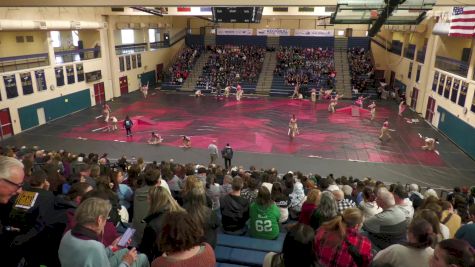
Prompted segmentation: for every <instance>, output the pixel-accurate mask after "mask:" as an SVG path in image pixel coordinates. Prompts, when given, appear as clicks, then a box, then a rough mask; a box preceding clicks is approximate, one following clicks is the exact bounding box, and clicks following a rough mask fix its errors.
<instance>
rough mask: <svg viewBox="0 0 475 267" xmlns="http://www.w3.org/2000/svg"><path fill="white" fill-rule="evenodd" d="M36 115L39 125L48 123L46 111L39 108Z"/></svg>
mask: <svg viewBox="0 0 475 267" xmlns="http://www.w3.org/2000/svg"><path fill="white" fill-rule="evenodd" d="M36 115H37V116H38V125H43V124H45V123H46V116H45V109H44V108H37V109H36Z"/></svg>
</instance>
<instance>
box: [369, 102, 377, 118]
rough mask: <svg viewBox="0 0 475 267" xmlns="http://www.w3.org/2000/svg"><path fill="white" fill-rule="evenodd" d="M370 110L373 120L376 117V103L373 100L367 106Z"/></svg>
mask: <svg viewBox="0 0 475 267" xmlns="http://www.w3.org/2000/svg"><path fill="white" fill-rule="evenodd" d="M368 108H369V110H370V112H371V120H374V118H375V117H376V103H375V102H374V101H373V102H372V103H371V105H369V106H368Z"/></svg>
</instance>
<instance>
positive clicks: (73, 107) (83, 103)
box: [18, 88, 91, 131]
mask: <svg viewBox="0 0 475 267" xmlns="http://www.w3.org/2000/svg"><path fill="white" fill-rule="evenodd" d="M90 106H91V93H90V90H89V88H88V89H85V90H82V91H79V92H76V93H72V94H69V95H63V96H61V97H57V98H53V99H50V100H46V101H43V102H40V103H36V104H33V105H29V106H25V107H22V108H19V109H18V115H19V118H20V125H21V130H22V131H24V130H26V129H29V128H32V127H35V126H38V124H39V122H38V115H37V113H36V110H37V109H39V108H43V109H44V111H45V117H46V122H48V121H51V120H54V119H57V118H60V117H63V116H66V115H68V114H71V113H73V112H76V111H79V110H82V109H86V108H88V107H90Z"/></svg>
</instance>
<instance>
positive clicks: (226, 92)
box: [224, 84, 231, 98]
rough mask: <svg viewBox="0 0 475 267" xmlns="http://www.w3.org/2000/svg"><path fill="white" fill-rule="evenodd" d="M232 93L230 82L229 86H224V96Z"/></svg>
mask: <svg viewBox="0 0 475 267" xmlns="http://www.w3.org/2000/svg"><path fill="white" fill-rule="evenodd" d="M230 93H231V85H229V84H228V86H226V87H225V88H224V97H226V98H228V97H229V94H230Z"/></svg>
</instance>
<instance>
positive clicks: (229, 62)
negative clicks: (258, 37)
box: [196, 45, 266, 89]
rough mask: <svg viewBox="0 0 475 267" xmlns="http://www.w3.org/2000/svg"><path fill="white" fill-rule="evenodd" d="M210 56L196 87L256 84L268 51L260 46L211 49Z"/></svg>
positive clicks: (231, 46)
mask: <svg viewBox="0 0 475 267" xmlns="http://www.w3.org/2000/svg"><path fill="white" fill-rule="evenodd" d="M208 51H210V53H211V54H210V55H209V57H208V60H207V62H206V64H205V66H204V67H203V73H202V75H201V76H200V77H199V78H198V80H197V82H196V85H197V86H198V87H206V88H207V89H208V87H209V88H211V87H213V88H215V87H218V86H220V87H221V88H224V87H225V86H227V85H232V86H235V85H236V84H238V83H247V84H256V83H257V80H258V78H259V74H260V72H261V69H262V65H263V62H264V55H265V53H266V49H265V48H263V47H259V46H244V45H243V46H234V45H225V46H215V47H209V48H208Z"/></svg>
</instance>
